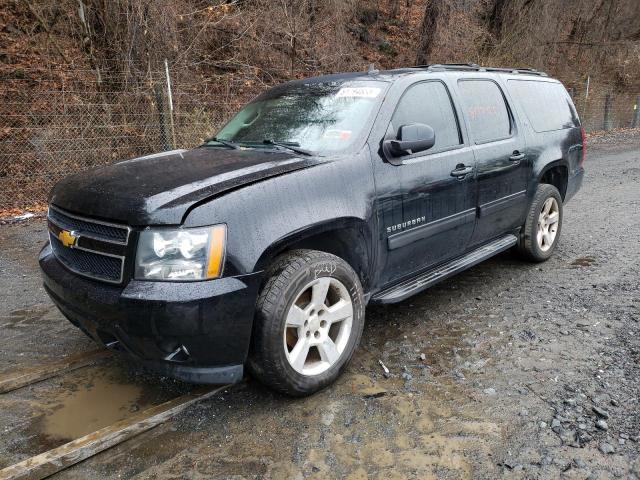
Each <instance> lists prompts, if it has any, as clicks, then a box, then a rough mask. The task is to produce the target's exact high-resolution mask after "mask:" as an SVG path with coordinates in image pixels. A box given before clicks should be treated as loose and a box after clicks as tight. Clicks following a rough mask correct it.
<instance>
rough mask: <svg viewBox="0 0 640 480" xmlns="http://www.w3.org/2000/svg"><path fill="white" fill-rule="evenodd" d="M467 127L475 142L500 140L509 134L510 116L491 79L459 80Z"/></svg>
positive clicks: (496, 86) (499, 92) (498, 90)
mask: <svg viewBox="0 0 640 480" xmlns="http://www.w3.org/2000/svg"><path fill="white" fill-rule="evenodd" d="M458 88H459V90H460V94H461V95H462V102H463V103H464V110H465V114H466V116H467V120H468V121H469V128H470V130H471V134H472V135H473V138H474V140H475V142H476V143H487V142H493V141H496V140H502V139H504V138H507V137H509V136H510V135H511V117H510V115H509V110H508V109H507V105H506V103H505V101H504V96H503V95H502V90H500V87H498V85H497V84H496V83H494V82H492V81H491V80H460V81H459V82H458Z"/></svg>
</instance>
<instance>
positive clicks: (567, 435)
mask: <svg viewBox="0 0 640 480" xmlns="http://www.w3.org/2000/svg"><path fill="white" fill-rule="evenodd" d="M559 435H560V440H562V444H563V445H569V446H570V447H579V446H580V444H579V443H578V440H577V438H576V432H575V430H569V429H567V430H565V429H562V430H561V431H560V433H559Z"/></svg>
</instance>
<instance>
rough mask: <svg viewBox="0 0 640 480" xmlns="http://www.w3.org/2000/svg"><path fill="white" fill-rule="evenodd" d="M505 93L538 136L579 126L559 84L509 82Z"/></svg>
mask: <svg viewBox="0 0 640 480" xmlns="http://www.w3.org/2000/svg"><path fill="white" fill-rule="evenodd" d="M507 85H508V88H509V92H510V93H511V96H512V97H513V98H514V100H515V101H516V102H517V103H518V104H519V105H520V107H521V108H522V110H524V113H525V115H526V116H527V118H528V119H529V122H530V123H531V127H532V128H533V129H534V130H535V131H536V132H538V133H540V132H550V131H553V130H562V129H565V128H572V127H578V126H580V121H579V120H578V116H577V114H576V111H575V108H574V106H573V102H572V101H571V97H569V94H568V93H567V91H566V90H565V88H564V87H563V86H562V84H560V83H555V82H543V81H536V80H509V81H508V82H507Z"/></svg>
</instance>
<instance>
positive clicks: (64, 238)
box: [58, 230, 78, 248]
mask: <svg viewBox="0 0 640 480" xmlns="http://www.w3.org/2000/svg"><path fill="white" fill-rule="evenodd" d="M58 240H60V241H61V242H62V245H64V246H65V247H69V248H71V247H73V246H74V245H75V244H76V242H77V241H78V235H77V234H76V232H73V231H71V232H70V231H69V230H60V233H58Z"/></svg>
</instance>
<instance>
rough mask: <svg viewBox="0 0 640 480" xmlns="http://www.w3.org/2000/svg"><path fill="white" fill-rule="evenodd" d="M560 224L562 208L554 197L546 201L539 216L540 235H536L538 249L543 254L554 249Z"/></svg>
mask: <svg viewBox="0 0 640 480" xmlns="http://www.w3.org/2000/svg"><path fill="white" fill-rule="evenodd" d="M559 224H560V207H559V206H558V201H557V200H556V199H555V198H553V197H549V198H547V199H546V200H545V202H544V205H543V206H542V211H541V212H540V215H539V216H538V233H536V241H537V242H538V247H539V248H540V250H542V251H543V252H546V251H547V250H549V249H550V248H552V247H553V244H554V242H555V240H556V235H557V234H558V226H559Z"/></svg>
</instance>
